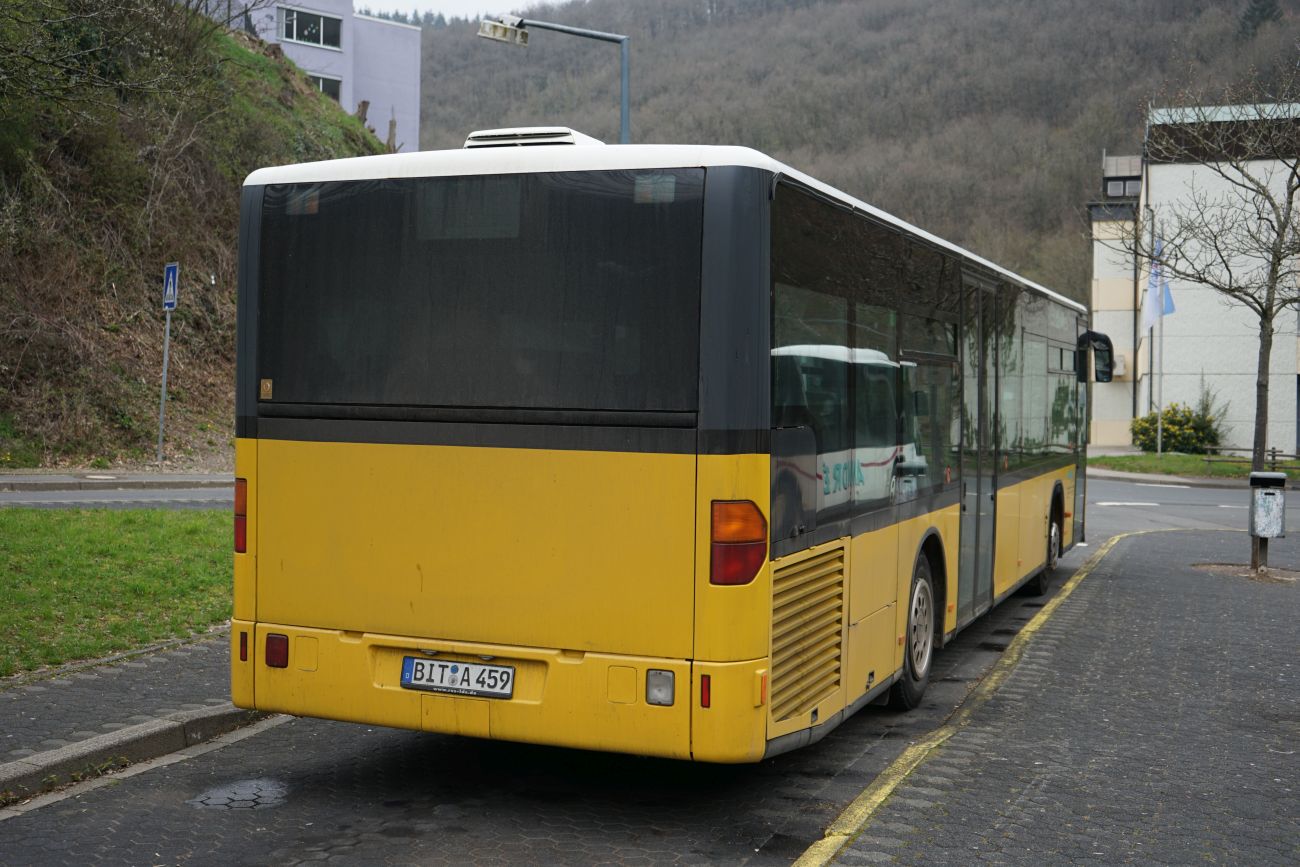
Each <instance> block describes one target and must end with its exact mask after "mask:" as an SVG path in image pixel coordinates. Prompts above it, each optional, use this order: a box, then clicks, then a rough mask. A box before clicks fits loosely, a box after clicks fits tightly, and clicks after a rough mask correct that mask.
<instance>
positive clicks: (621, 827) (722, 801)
mask: <svg viewBox="0 0 1300 867" xmlns="http://www.w3.org/2000/svg"><path fill="white" fill-rule="evenodd" d="M86 493H87V492H68V494H69V495H70V496H69V497H68V500H69V501H70V502H76V503H78V504H87V503H88V500H87V497H86ZM105 493H107V494H111V496H110V497H106V500H121V501H129V502H144V501H148V500H152V501H153V502H174V501H173V500H172V498H173V497H175V498H176V500H194V499H204V500H207V501H208V502H209V503H210V505H211V506H212V507H216V506H224V505H225V504H226V503H227V502H228V499H229V492H228V491H224V490H221V491H212V490H207V491H202V492H185V491H176V492H169V491H137V492H130V491H115V492H105ZM128 495H129V496H128ZM26 497H27V498H28V499H34V498H31V497H30V495H26ZM1247 497H1248V493H1247V491H1246V489H1244V488H1237V489H1216V488H1181V487H1171V486H1159V485H1157V486H1152V485H1137V484H1134V483H1131V482H1119V481H1108V480H1093V481H1092V482H1091V484H1090V488H1089V501H1090V505H1089V509H1088V518H1089V520H1088V528H1089V529H1088V545H1087V546H1082V547H1079V548H1076V549H1075V550H1074V551H1072V552H1071V553H1070V554H1069V555H1068V557H1067V558H1065V560H1064V561H1063V566H1062V569H1061V573H1062V574H1069V573H1070V572H1073V571H1074V569H1075V568H1077V567H1078V566H1079V565H1080V564H1081V563H1082V562H1083V560H1084V559H1085V558H1086V557H1087V556H1088V555H1089V554H1090V553H1092V551H1094V550H1095V549H1096V547H1097V546H1098V545H1099V544H1100V543H1101V542H1102V541H1104V540H1105V539H1106V538H1108V537H1110V536H1112V535H1115V534H1118V533H1122V532H1127V531H1130V530H1136V529H1150V528H1158V527H1190V528H1199V529H1207V530H1209V529H1215V530H1223V529H1242V528H1244V527H1245V523H1246V511H1245V508H1244V507H1245V505H1246V502H1247ZM55 499H57V498H55ZM186 505H187V506H188V505H190V504H188V503H186ZM1289 505H1290V504H1289ZM1293 525H1294V524H1293ZM1228 538H1229V539H1231V538H1232V537H1228ZM1242 540H1243V543H1244V540H1245V537H1244V536H1243V537H1242ZM1056 586H1057V587H1059V586H1060V582H1059V581H1058V582H1057V585H1056ZM1045 601H1046V598H1036V597H1030V596H1023V595H1015V596H1013V597H1011V598H1010V599H1008V600H1007V601H1006V602H1004V603H1003V604H1002V605H1000V606H999V607H998V608H996V609H995V610H994V611H993V612H992V613H991V614H990V615H988V616H987V617H985V618H983V619H982V620H980V621H978V622H977V623H976V624H974V625H973V626H971V627H970V628H968V629H967V630H966V631H965V632H963V633H962V634H961V635H960V636H959V637H958V639H957V640H956V641H955V642H954V643H953V644H951V645H950V646H949V647H948V648H946V649H945V650H943V651H941V652H940V653H939V654H937V656H936V660H935V669H934V675H933V679H932V683H931V687H930V690H929V692H928V693H927V694H926V699H925V701H924V703H923V705H922V707H920V708H918V709H917V710H915V711H912V712H910V713H897V712H894V711H892V710H889V709H885V708H878V707H869V708H866V709H864V710H863V711H862V712H860V713H858V714H857V715H855V716H854V717H853V718H851V719H850V720H849V721H847V722H846V723H845V724H843V725H842V726H840V728H839V729H837V730H836V731H835V732H833V733H832V734H831V735H830V736H829V737H827V738H826V739H825V740H824V741H822V742H821V743H819V744H817V745H814V746H813V747H810V748H807V749H804V750H799V751H796V752H794V753H791V754H788V755H785V756H781V757H778V758H776V759H774V760H771V761H767V762H763V763H761V764H758V765H752V766H739V767H726V766H724V767H717V766H699V765H691V764H685V763H679V762H668V761H660V760H650V759H640V758H634V757H626V756H617V755H606V754H600V753H589V752H582V751H574V750H560V749H553V748H543V747H533V746H524V745H517V744H505V743H494V742H487V741H476V740H471V739H460V738H454V737H443V736H436V735H427V734H421V733H417V732H408V731H398V730H390V729H382V728H372V727H366V726H357V725H350V724H343V723H333V722H326V721H321V720H312V719H286V718H275V719H272V720H270V721H268V722H266V723H262V724H259V727H256V728H254V729H252V730H246V731H245V733H243V736H242V737H239V738H232V739H230V740H229V741H228V742H225V743H218V744H217V745H216V748H214V749H211V750H209V751H205V752H202V754H199V755H195V756H193V757H189V758H186V759H185V760H183V761H176V762H173V763H169V764H168V763H164V762H163V761H159V762H158V763H155V764H146V765H142V766H138V767H137V768H134V769H132V770H131V771H129V772H128V773H127V774H125V775H122V776H121V777H120V778H119V779H118V780H117V781H116V782H115V784H114V785H110V786H105V787H101V788H97V789H94V790H78V789H76V788H75V787H74V788H73V789H71V790H69V791H68V793H67V795H66V797H64V798H63V799H62V800H58V801H56V802H54V803H51V804H49V805H48V806H45V807H42V808H41V809H39V810H35V811H32V812H30V813H27V814H25V815H23V816H20V817H16V818H13V819H9V820H6V821H3V822H0V862H12V863H76V864H81V863H86V862H88V861H91V860H99V861H102V862H104V863H124V864H145V863H148V864H178V863H200V864H206V863H223V864H245V863H250V864H252V863H300V862H308V861H327V860H328V861H331V862H334V863H421V864H441V863H446V864H463V863H471V862H472V863H499V864H513V863H547V864H589V863H632V864H659V863H697V864H705V863H708V864H713V863H724V864H755V865H766V864H789V863H790V862H791V861H792V860H794V859H795V858H797V857H798V856H799V855H800V854H801V853H802V852H803V851H804V850H805V849H806V847H807V846H808V845H809V844H810V843H812V842H813V841H814V840H816V839H817V838H818V837H820V835H821V833H822V831H823V829H824V828H825V827H826V826H827V825H828V824H829V823H830V822H831V821H832V820H834V819H835V817H836V816H837V815H839V813H840V812H841V811H842V810H843V809H844V808H845V806H846V805H847V804H848V803H849V802H851V801H852V800H853V799H854V797H855V796H857V795H858V793H859V792H861V791H862V789H863V788H864V787H866V786H867V785H869V784H870V783H871V782H872V781H873V780H874V779H876V778H877V776H878V775H879V774H880V773H881V772H882V771H884V770H885V769H886V768H887V767H888V766H889V765H890V763H891V762H892V761H893V760H894V758H895V757H897V755H898V754H899V753H900V752H901V751H902V749H903V748H904V747H905V746H906V745H907V744H908V743H911V742H914V741H916V740H917V739H919V738H921V737H923V736H925V735H926V734H927V733H929V732H931V731H933V730H934V729H936V728H938V727H939V726H940V725H942V724H943V722H944V721H945V720H946V719H947V718H948V717H949V716H950V715H951V713H952V712H953V711H954V709H955V708H957V707H958V706H959V705H961V703H962V702H963V701H964V700H965V699H966V697H967V696H968V695H969V693H970V691H971V690H972V689H973V688H974V687H975V685H976V684H978V683H979V682H980V680H981V679H982V678H983V677H984V675H985V674H986V673H987V672H988V671H989V670H990V669H991V667H992V666H993V665H994V664H995V663H996V662H997V660H998V659H999V658H1000V655H1001V653H1002V651H1003V650H1004V649H1005V648H1006V645H1007V642H1008V641H1009V640H1010V638H1011V637H1012V636H1014V635H1015V634H1016V633H1017V632H1018V631H1019V630H1020V628H1021V627H1022V626H1023V625H1024V624H1025V623H1026V622H1028V620H1029V619H1030V618H1031V617H1032V616H1033V615H1034V614H1035V613H1036V611H1037V610H1038V609H1039V608H1041V607H1042V606H1043V604H1044V602H1045ZM1098 604H1101V603H1098ZM896 824H897V823H896ZM900 827H901V826H900ZM862 857H865V856H862ZM1094 860H1095V859H1094ZM1247 860H1249V859H1247ZM1266 860H1268V859H1266ZM1024 863H1030V862H1024Z"/></svg>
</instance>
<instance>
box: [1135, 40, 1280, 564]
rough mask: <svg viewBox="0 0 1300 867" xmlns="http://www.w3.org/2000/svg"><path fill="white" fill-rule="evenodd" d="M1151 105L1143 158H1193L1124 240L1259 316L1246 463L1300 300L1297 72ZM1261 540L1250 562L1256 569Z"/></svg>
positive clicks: (1261, 436)
mask: <svg viewBox="0 0 1300 867" xmlns="http://www.w3.org/2000/svg"><path fill="white" fill-rule="evenodd" d="M1169 103H1170V105H1171V107H1168V108H1163V109H1158V110H1153V111H1152V116H1151V123H1150V127H1149V131H1148V134H1147V137H1146V142H1145V151H1146V153H1145V158H1146V161H1147V162H1148V163H1149V164H1159V163H1176V164H1186V165H1193V166H1195V167H1196V169H1197V171H1196V172H1195V173H1194V174H1193V175H1192V180H1191V181H1189V183H1188V186H1187V188H1186V190H1185V192H1184V193H1183V194H1182V195H1180V196H1179V197H1178V199H1177V200H1176V201H1174V202H1171V203H1167V204H1164V205H1157V206H1156V207H1155V208H1154V209H1153V210H1150V211H1148V212H1147V213H1146V214H1143V215H1141V216H1140V218H1139V220H1138V222H1137V223H1136V224H1135V226H1134V229H1133V231H1132V232H1131V233H1130V234H1129V235H1128V236H1127V237H1125V238H1124V239H1123V240H1122V241H1121V242H1120V244H1121V245H1122V246H1123V247H1124V248H1125V250H1126V252H1129V253H1131V254H1133V255H1135V256H1136V257H1137V258H1138V259H1139V260H1140V261H1142V262H1144V263H1146V264H1147V265H1148V266H1150V265H1151V264H1152V262H1153V260H1154V259H1155V258H1156V252H1155V250H1154V249H1153V241H1154V240H1155V237H1156V236H1159V238H1160V239H1162V240H1163V247H1162V249H1161V251H1160V254H1159V261H1160V266H1161V268H1162V269H1163V271H1164V274H1165V276H1166V277H1167V278H1169V279H1173V280H1178V281H1182V282H1186V283H1192V284H1196V285H1198V286H1204V287H1206V288H1209V289H1213V290H1214V291H1216V292H1218V293H1220V294H1221V295H1222V296H1223V297H1224V298H1225V299H1227V300H1228V301H1229V302H1230V303H1231V304H1234V305H1240V306H1242V307H1245V308H1246V309H1248V310H1250V311H1251V312H1252V313H1253V314H1254V315H1255V317H1256V319H1257V320H1258V325H1259V347H1258V355H1257V365H1256V376H1255V424H1254V433H1253V438H1252V447H1251V468H1252V469H1254V470H1260V469H1263V467H1264V460H1265V455H1266V450H1267V448H1268V394H1269V361H1270V358H1271V357H1272V352H1273V336H1274V332H1275V330H1276V324H1277V322H1278V318H1279V317H1280V316H1281V315H1282V313H1283V312H1284V311H1286V310H1288V309H1290V308H1295V307H1297V306H1300V201H1298V198H1300V71H1297V69H1296V67H1295V65H1294V62H1293V61H1289V62H1288V63H1287V64H1286V65H1283V66H1279V67H1278V68H1276V69H1274V70H1273V71H1272V72H1271V74H1269V75H1259V74H1256V75H1254V76H1252V78H1251V79H1250V80H1249V82H1248V83H1247V84H1245V85H1242V86H1238V87H1230V88H1227V89H1225V90H1223V91H1220V92H1217V93H1215V94H1213V95H1211V96H1207V95H1206V94H1205V93H1202V92H1193V91H1182V92H1179V93H1177V94H1175V95H1174V97H1173V98H1172V99H1171V100H1170V101H1169ZM1258 541H1259V540H1258V539H1255V540H1254V543H1255V544H1253V545H1252V556H1251V565H1252V567H1254V568H1259V566H1260V554H1259V546H1258Z"/></svg>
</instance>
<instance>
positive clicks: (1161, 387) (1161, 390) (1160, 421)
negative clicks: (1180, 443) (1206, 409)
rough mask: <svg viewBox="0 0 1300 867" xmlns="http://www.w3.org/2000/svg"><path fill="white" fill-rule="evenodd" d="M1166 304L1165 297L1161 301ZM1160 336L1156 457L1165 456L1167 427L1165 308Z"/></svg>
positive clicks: (1158, 326) (1157, 377)
mask: <svg viewBox="0 0 1300 867" xmlns="http://www.w3.org/2000/svg"><path fill="white" fill-rule="evenodd" d="M1160 303H1161V304H1162V305H1163V304H1164V297H1163V293H1162V297H1161V299H1160ZM1157 333H1158V334H1159V336H1158V337H1157V338H1156V342H1157V344H1158V345H1159V353H1160V359H1159V362H1160V363H1159V364H1158V365H1157V369H1158V373H1156V457H1162V456H1163V455H1164V442H1163V440H1164V427H1165V317H1164V310H1163V307H1162V309H1161V315H1160V322H1159V324H1158V325H1157Z"/></svg>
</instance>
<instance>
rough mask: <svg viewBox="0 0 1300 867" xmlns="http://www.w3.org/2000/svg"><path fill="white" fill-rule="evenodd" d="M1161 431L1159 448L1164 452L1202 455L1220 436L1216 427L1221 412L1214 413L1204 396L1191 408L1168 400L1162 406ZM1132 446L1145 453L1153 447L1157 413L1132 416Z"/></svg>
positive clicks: (1154, 447) (1218, 440)
mask: <svg viewBox="0 0 1300 867" xmlns="http://www.w3.org/2000/svg"><path fill="white" fill-rule="evenodd" d="M1163 415H1164V418H1163V428H1164V429H1163V431H1161V448H1162V450H1163V451H1166V452H1182V453H1184V454H1204V453H1205V452H1207V451H1210V450H1211V449H1214V448H1218V446H1219V445H1220V443H1221V440H1222V438H1223V434H1222V432H1221V431H1220V429H1219V420H1220V419H1221V418H1222V417H1223V416H1222V413H1218V412H1215V411H1214V409H1213V405H1212V401H1210V400H1207V399H1205V398H1204V397H1203V398H1202V400H1201V401H1200V405H1199V406H1198V407H1196V408H1195V409H1193V408H1192V407H1190V406H1184V405H1183V404H1181V403H1171V404H1169V406H1167V407H1165V411H1164V414H1163ZM1131 430H1132V431H1133V445H1135V446H1137V447H1138V448H1140V449H1142V451H1144V452H1154V451H1155V450H1156V414H1155V413H1154V412H1150V413H1147V414H1146V415H1145V416H1143V417H1141V418H1135V419H1133V424H1132V428H1131Z"/></svg>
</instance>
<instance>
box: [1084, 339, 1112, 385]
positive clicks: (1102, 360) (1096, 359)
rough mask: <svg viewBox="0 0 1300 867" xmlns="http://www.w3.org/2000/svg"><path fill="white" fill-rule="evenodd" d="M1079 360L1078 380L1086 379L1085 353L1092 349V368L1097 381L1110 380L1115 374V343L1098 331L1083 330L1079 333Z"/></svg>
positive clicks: (1085, 380)
mask: <svg viewBox="0 0 1300 867" xmlns="http://www.w3.org/2000/svg"><path fill="white" fill-rule="evenodd" d="M1078 349H1079V356H1080V361H1079V364H1078V377H1079V382H1087V381H1088V365H1087V361H1086V357H1085V354H1086V353H1087V351H1088V350H1089V349H1091V350H1092V368H1093V371H1094V374H1095V378H1096V380H1097V381H1098V382H1110V381H1111V379H1112V378H1113V377H1114V375H1115V345H1114V344H1113V343H1111V342H1110V338H1109V337H1107V336H1106V335H1105V334H1102V333H1101V332H1099V331H1085V332H1083V333H1082V334H1080V335H1079V342H1078Z"/></svg>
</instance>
